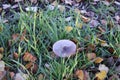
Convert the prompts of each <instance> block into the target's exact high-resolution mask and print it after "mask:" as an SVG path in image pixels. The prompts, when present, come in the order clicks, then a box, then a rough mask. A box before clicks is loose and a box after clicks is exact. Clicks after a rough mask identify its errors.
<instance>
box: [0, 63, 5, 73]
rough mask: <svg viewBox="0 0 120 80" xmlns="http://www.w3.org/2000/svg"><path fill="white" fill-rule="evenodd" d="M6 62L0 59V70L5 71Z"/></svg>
mask: <svg viewBox="0 0 120 80" xmlns="http://www.w3.org/2000/svg"><path fill="white" fill-rule="evenodd" d="M4 68H5V62H4V61H0V71H5V69H4Z"/></svg>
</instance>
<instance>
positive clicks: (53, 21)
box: [0, 4, 120, 80]
mask: <svg viewBox="0 0 120 80" xmlns="http://www.w3.org/2000/svg"><path fill="white" fill-rule="evenodd" d="M100 5H102V4H100ZM104 7H105V5H104V6H102V7H101V8H100V9H99V10H95V9H93V10H95V12H96V13H98V14H101V15H102V16H104V15H105V13H108V12H107V11H108V9H109V7H107V8H106V9H104ZM66 16H73V19H72V20H71V21H70V22H66V21H65V17H66ZM3 17H4V15H3ZM8 19H9V18H8ZM77 19H78V22H79V23H82V24H83V26H85V27H83V29H80V28H77V27H76V26H75V22H76V20H77ZM105 19H106V20H107V21H108V22H109V21H112V22H113V23H114V21H113V19H112V16H111V15H109V17H105ZM0 25H1V27H2V28H3V30H2V31H1V32H0V47H4V49H5V50H4V58H3V59H2V60H4V61H5V62H6V65H7V66H10V67H11V68H12V69H13V70H14V69H18V68H19V67H20V66H21V65H22V66H24V64H25V62H24V61H23V60H22V58H21V57H22V55H23V54H24V53H25V52H26V51H28V52H30V53H32V54H33V55H35V56H36V57H37V62H36V63H37V64H38V65H39V68H38V71H37V73H35V74H32V73H30V74H31V76H32V79H33V80H34V79H37V75H38V74H39V73H42V74H43V75H44V76H45V77H44V80H53V79H54V80H63V79H64V78H68V79H70V80H73V79H74V77H73V74H74V72H75V70H76V69H81V67H82V66H84V65H86V66H85V68H87V67H89V66H90V65H94V63H92V62H91V63H90V62H89V61H88V60H87V58H86V56H85V55H86V52H85V51H83V52H78V53H77V54H76V55H75V56H73V57H70V58H53V57H52V56H51V55H52V45H53V44H54V42H56V41H58V40H60V39H70V40H71V39H77V40H78V42H77V47H85V46H87V45H88V44H91V43H92V44H94V43H95V39H96V37H97V36H96V34H97V33H98V32H99V31H98V30H97V28H90V27H89V24H88V23H84V22H83V21H82V20H81V19H80V17H78V16H77V14H76V13H75V12H74V11H73V10H70V11H68V12H63V13H62V12H60V11H59V10H58V9H55V10H53V11H51V10H45V11H43V10H40V11H39V12H38V13H32V12H24V11H22V10H21V12H20V13H16V12H15V13H14V17H13V18H10V21H9V22H8V23H1V24H0ZM65 26H72V27H73V30H72V31H71V32H69V33H67V32H66V31H65ZM101 26H102V27H103V28H105V30H106V32H105V33H102V34H103V36H102V39H104V40H106V41H107V42H108V44H109V45H110V46H111V47H113V48H114V49H115V52H114V53H113V54H111V53H110V52H108V51H107V49H106V48H105V47H101V46H97V47H96V51H95V53H96V54H97V56H100V57H104V56H105V55H118V56H120V49H119V48H120V47H117V46H116V44H120V31H119V30H118V29H117V28H116V25H114V24H113V28H111V29H110V26H108V25H105V26H103V25H101ZM24 29H26V36H25V37H26V38H25V40H24V41H20V40H19V39H17V40H16V41H13V40H12V34H16V33H19V34H20V35H22V32H23V31H24ZM85 36H90V38H89V39H88V40H86V39H85ZM9 40H11V45H10V46H8V41H9ZM14 52H17V53H18V54H19V55H20V57H19V58H18V60H16V61H14V60H13V59H12V58H9V57H8V56H9V55H10V54H13V53H14ZM88 52H91V51H88ZM13 63H14V64H13ZM45 64H49V65H50V68H49V69H48V68H46V67H45ZM27 71H28V70H27ZM91 78H92V77H91Z"/></svg>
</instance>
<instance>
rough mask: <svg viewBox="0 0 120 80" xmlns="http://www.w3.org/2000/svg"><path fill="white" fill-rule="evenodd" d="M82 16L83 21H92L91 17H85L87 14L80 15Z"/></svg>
mask: <svg viewBox="0 0 120 80" xmlns="http://www.w3.org/2000/svg"><path fill="white" fill-rule="evenodd" d="M80 17H81V18H82V20H83V22H85V23H87V22H89V21H90V18H88V17H85V16H83V15H80Z"/></svg>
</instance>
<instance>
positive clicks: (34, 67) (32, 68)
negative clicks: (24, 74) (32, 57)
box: [30, 63, 38, 73]
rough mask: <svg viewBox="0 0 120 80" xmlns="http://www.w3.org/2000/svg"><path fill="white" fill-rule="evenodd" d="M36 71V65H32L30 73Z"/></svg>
mask: <svg viewBox="0 0 120 80" xmlns="http://www.w3.org/2000/svg"><path fill="white" fill-rule="evenodd" d="M37 70H38V65H37V64H35V63H34V64H33V65H32V66H31V68H30V71H31V72H32V73H36V72H37Z"/></svg>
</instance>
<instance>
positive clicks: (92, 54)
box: [87, 53, 96, 60]
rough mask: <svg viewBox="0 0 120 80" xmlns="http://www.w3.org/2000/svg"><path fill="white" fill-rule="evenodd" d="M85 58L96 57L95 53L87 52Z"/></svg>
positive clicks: (91, 58)
mask: <svg viewBox="0 0 120 80" xmlns="http://www.w3.org/2000/svg"><path fill="white" fill-rule="evenodd" d="M87 58H88V60H93V59H95V58H96V54H95V53H87Z"/></svg>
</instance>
